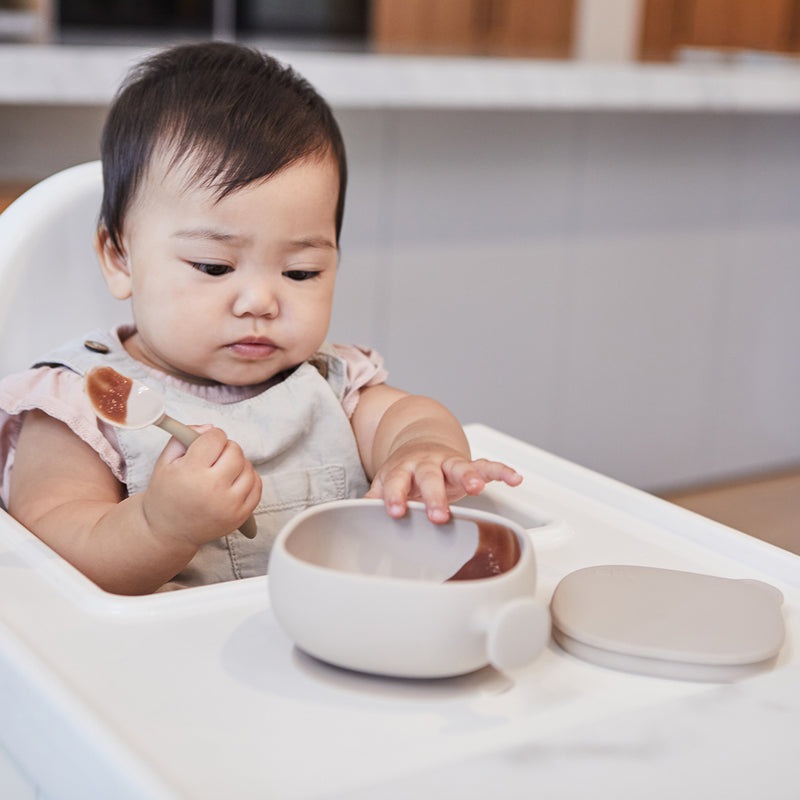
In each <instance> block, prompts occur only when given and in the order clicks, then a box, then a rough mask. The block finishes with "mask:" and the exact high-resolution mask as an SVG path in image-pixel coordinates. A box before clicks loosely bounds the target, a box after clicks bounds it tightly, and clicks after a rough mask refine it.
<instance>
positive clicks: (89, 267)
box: [0, 161, 130, 377]
mask: <svg viewBox="0 0 800 800" xmlns="http://www.w3.org/2000/svg"><path fill="white" fill-rule="evenodd" d="M102 192H103V186H102V171H101V168H100V162H99V161H92V162H89V163H86V164H79V165H78V166H75V167H70V168H69V169H65V170H63V171H61V172H58V173H56V174H55V175H52V176H51V177H49V178H46V179H45V180H43V181H41V182H40V183H37V184H36V185H35V186H33V187H32V188H31V189H29V190H28V191H27V192H25V193H24V194H23V195H22V196H21V197H19V198H18V199H17V200H15V201H14V202H13V203H12V204H11V205H10V206H9V207H8V208H7V209H6V210H5V211H4V212H3V213H2V214H0V377H1V376H3V375H7V374H9V373H11V372H17V371H20V370H23V369H25V368H26V367H28V366H30V364H31V363H33V362H34V361H35V360H36V359H37V358H38V357H40V356H42V355H44V353H46V352H47V351H48V350H49V349H51V348H53V347H56V346H58V345H59V344H62V343H63V342H65V341H67V340H68V339H70V338H73V337H75V336H79V335H81V334H82V333H85V332H87V331H89V330H91V329H92V328H97V327H101V328H110V327H111V326H112V325H114V324H117V323H120V322H126V321H128V320H130V309H129V305H128V303H122V302H120V301H118V300H115V299H114V298H113V297H112V296H111V294H110V293H109V291H108V289H107V288H106V285H105V283H104V281H103V278H102V276H101V274H100V268H99V266H98V263H97V257H96V255H95V253H94V249H93V246H92V242H93V238H94V233H95V229H96V226H97V219H98V215H99V212H100V202H101V198H102Z"/></svg>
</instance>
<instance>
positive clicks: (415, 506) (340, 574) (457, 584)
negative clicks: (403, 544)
mask: <svg viewBox="0 0 800 800" xmlns="http://www.w3.org/2000/svg"><path fill="white" fill-rule="evenodd" d="M383 505H384V503H383V500H381V499H379V498H371V497H360V498H348V499H344V500H331V501H328V502H326V503H319V504H317V505H314V506H310V507H309V508H306V509H304V510H303V511H301V512H300V513H299V514H297V516H295V517H293V518H292V519H291V520H289V522H287V523H286V525H284V527H283V528H282V529H281V531H280V533H279V534H278V536H277V537H276V539H275V543H274V544H273V546H272V549H273V553H280V555H279V557H280V558H285V559H287V560H288V561H289V562H290V563H292V564H293V565H295V566H297V567H299V568H301V569H304V570H307V571H309V572H312V573H313V572H316V573H319V574H321V575H325V576H328V577H329V579H338V578H341V579H342V580H347V581H359V582H363V583H381V584H384V585H386V584H387V583H389V584H391V585H397V586H400V585H403V584H408V585H413V586H415V587H422V586H428V587H435V588H437V589H439V587H441V586H445V585H446V586H447V587H448V591H469V590H470V589H472V588H474V587H475V586H485V585H486V584H487V583H491V584H493V585H496V584H497V583H500V582H504V581H510V580H515V579H516V577H517V574H518V573H519V572H520V571H521V570H523V569H526V568H528V566H529V562H531V561H532V562H533V565H534V568H535V567H536V561H535V555H534V550H533V543H532V542H531V540H530V538H529V537H528V535H527V533H526V531H525V529H524V528H523V527H522V526H521V525H520V524H519V523H517V522H514V521H513V520H511V519H508V518H507V517H504V516H502V515H500V514H495V513H494V512H491V511H483V510H482V509H476V508H466V507H461V506H453V505H451V506H450V515H451V517H454V518H457V519H465V520H475V521H478V520H480V521H486V522H495V523H497V524H500V525H503V526H504V527H506V528H508V529H509V530H511V531H512V532H513V533H514V534H515V535H516V537H517V541H518V542H519V546H520V556H519V559H518V560H517V563H516V564H514V566H513V567H511V568H510V569H507V570H506V571H505V572H501V573H500V574H499V575H491V576H489V577H486V578H475V579H473V580H461V581H444V582H442V583H438V582H435V581H422V580H418V579H415V578H399V577H393V576H388V575H369V574H363V573H358V572H347V571H345V570H341V569H336V568H334V567H329V566H325V565H323V564H314V563H312V562H311V561H306V560H305V559H303V558H300V557H298V556H296V555H295V554H294V553H291V552H290V551H289V550H288V548H287V547H286V541H287V539H288V538H289V537H290V536H291V535H292V533H293V532H294V531H295V529H296V528H297V527H298V526H299V525H301V524H302V523H303V522H304V521H305V520H306V519H308V518H309V517H313V516H316V515H318V514H324V513H327V512H328V511H331V510H333V509H335V508H342V507H345V506H348V507H351V508H352V507H353V506H363V507H377V506H381V507H382V506H383ZM409 511H410V512H414V513H416V512H424V511H425V504H424V503H422V502H420V501H417V500H410V501H409V502H408V511H407V512H406V513H409ZM387 516H388V515H387ZM431 524H435V523H431ZM270 571H271V570H270Z"/></svg>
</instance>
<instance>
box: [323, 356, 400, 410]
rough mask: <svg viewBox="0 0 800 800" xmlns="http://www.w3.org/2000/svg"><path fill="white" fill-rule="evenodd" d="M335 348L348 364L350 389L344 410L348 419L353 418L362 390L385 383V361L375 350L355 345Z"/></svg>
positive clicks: (343, 405) (345, 396)
mask: <svg viewBox="0 0 800 800" xmlns="http://www.w3.org/2000/svg"><path fill="white" fill-rule="evenodd" d="M334 347H335V348H336V352H337V353H338V354H339V355H340V356H341V357H342V358H343V359H344V360H345V361H346V362H347V378H348V387H347V390H346V391H345V394H344V398H343V399H342V408H344V411H345V413H346V414H347V416H348V417H352V416H353V412H354V411H355V410H356V406H357V405H358V398H359V397H360V395H361V390H362V389H366V388H367V386H377V385H378V384H379V383H385V382H386V378H387V376H388V373H387V372H386V370H385V369H384V368H383V359H382V358H381V356H380V355H379V354H378V353H376V352H375V351H374V350H369V349H368V348H366V347H360V346H358V345H354V344H350V345H345V344H334Z"/></svg>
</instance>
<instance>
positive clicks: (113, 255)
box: [94, 225, 131, 300]
mask: <svg viewBox="0 0 800 800" xmlns="http://www.w3.org/2000/svg"><path fill="white" fill-rule="evenodd" d="M94 249H95V252H96V253H97V260H98V261H99V262H100V271H101V272H102V273H103V278H105V281H106V284H107V286H108V289H109V291H110V292H111V294H112V295H113V296H114V297H116V298H117V300H127V299H128V298H129V297H130V296H131V271H130V267H129V266H128V257H127V256H126V254H125V253H124V252H120V251H119V250H118V249H117V247H116V245H115V244H114V242H113V241H112V240H111V235H110V234H109V232H108V229H107V228H106V227H105V225H101V226H100V227H99V228H98V229H97V233H96V234H95V237H94Z"/></svg>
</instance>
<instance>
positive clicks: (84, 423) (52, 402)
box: [0, 367, 125, 505]
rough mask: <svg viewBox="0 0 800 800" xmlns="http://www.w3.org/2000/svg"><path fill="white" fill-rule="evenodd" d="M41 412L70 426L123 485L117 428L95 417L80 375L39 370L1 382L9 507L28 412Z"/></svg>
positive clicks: (3, 492) (2, 484)
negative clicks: (18, 447)
mask: <svg viewBox="0 0 800 800" xmlns="http://www.w3.org/2000/svg"><path fill="white" fill-rule="evenodd" d="M32 409H39V410H41V411H44V412H45V413H46V414H48V415H49V416H51V417H53V418H55V419H57V420H60V421H61V422H63V423H65V424H66V425H68V426H69V427H70V428H71V429H72V430H73V431H74V432H75V434H76V435H77V436H79V437H80V438H81V439H82V440H83V441H84V442H86V444H88V445H89V446H90V447H91V448H92V449H93V450H94V451H95V452H96V453H97V454H98V455H99V456H100V458H102V459H103V461H104V462H105V463H106V464H107V465H108V466H109V468H110V469H111V471H112V472H113V473H114V476H115V477H116V478H117V480H119V481H122V482H124V480H125V475H124V467H123V460H122V456H121V455H120V454H119V452H118V450H117V437H116V435H115V433H114V429H113V428H112V427H111V426H109V425H106V424H105V423H103V422H100V421H99V420H98V419H97V417H96V416H95V415H94V412H93V411H92V408H91V406H90V405H89V401H88V399H87V397H86V395H85V394H84V391H83V383H82V380H81V376H80V375H78V374H76V373H75V372H72V371H71V370H69V369H66V368H64V367H59V368H51V367H40V368H39V369H31V370H27V371H26V372H20V373H17V374H15V375H9V376H8V377H7V378H4V379H3V380H2V381H0V467H2V469H1V470H0V497H2V500H3V503H5V504H6V505H8V481H9V476H10V475H11V469H12V467H13V465H14V454H15V452H16V449H17V442H18V441H19V432H20V429H21V428H22V420H23V417H24V414H25V412H26V411H30V410H32Z"/></svg>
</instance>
